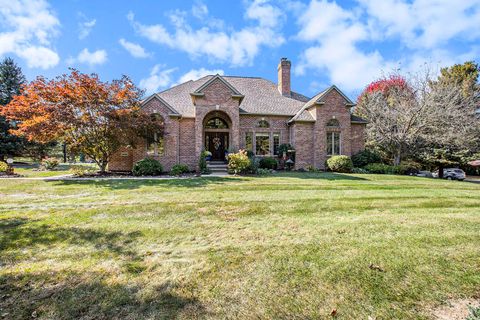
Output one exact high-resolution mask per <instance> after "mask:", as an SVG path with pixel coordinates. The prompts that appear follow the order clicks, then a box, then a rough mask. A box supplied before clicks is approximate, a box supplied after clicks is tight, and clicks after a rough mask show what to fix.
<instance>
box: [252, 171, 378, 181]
mask: <svg viewBox="0 0 480 320" xmlns="http://www.w3.org/2000/svg"><path fill="white" fill-rule="evenodd" d="M258 177H259V178H271V177H279V178H281V177H284V178H298V179H314V180H353V181H369V179H367V178H364V177H358V176H353V175H348V174H342V173H335V172H291V171H290V172H288V171H286V172H285V171H283V172H282V171H280V172H278V173H277V174H273V175H264V176H258Z"/></svg>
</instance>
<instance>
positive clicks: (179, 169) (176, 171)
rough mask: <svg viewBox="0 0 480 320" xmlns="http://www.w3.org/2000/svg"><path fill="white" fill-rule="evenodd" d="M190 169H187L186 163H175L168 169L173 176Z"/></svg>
mask: <svg viewBox="0 0 480 320" xmlns="http://www.w3.org/2000/svg"><path fill="white" fill-rule="evenodd" d="M189 171H190V170H189V169H188V166H187V165H186V164H176V165H174V166H173V167H172V170H170V173H171V174H172V175H173V176H179V175H181V174H183V173H187V172H189Z"/></svg>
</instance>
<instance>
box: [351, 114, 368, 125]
mask: <svg viewBox="0 0 480 320" xmlns="http://www.w3.org/2000/svg"><path fill="white" fill-rule="evenodd" d="M350 121H352V122H355V123H368V121H367V120H365V119H363V118H360V117H358V116H355V115H353V114H352V115H350Z"/></svg>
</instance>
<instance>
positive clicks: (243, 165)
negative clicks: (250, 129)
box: [228, 150, 251, 174]
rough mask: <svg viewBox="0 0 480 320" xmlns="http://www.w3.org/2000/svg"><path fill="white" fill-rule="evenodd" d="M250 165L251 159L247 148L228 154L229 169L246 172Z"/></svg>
mask: <svg viewBox="0 0 480 320" xmlns="http://www.w3.org/2000/svg"><path fill="white" fill-rule="evenodd" d="M250 165H251V161H250V159H249V158H248V156H247V152H246V151H245V150H240V151H238V152H237V153H230V154H229V155H228V170H229V171H231V172H233V173H234V174H237V173H242V172H246V170H247V169H248V168H249V167H250Z"/></svg>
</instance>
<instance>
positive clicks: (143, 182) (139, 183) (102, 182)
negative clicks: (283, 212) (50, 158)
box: [48, 177, 240, 190]
mask: <svg viewBox="0 0 480 320" xmlns="http://www.w3.org/2000/svg"><path fill="white" fill-rule="evenodd" d="M230 181H233V180H232V179H231V178H228V177H227V178H223V177H198V178H197V177H196V178H172V179H148V178H145V179H109V178H99V179H95V180H80V179H76V180H69V179H62V180H48V182H50V183H53V184H54V185H58V186H79V185H80V186H86V187H88V186H92V187H103V188H109V189H112V190H134V189H138V188H142V187H146V186H152V187H154V186H158V187H162V186H164V187H177V188H199V187H205V186H208V185H219V184H223V183H227V182H230ZM235 181H236V182H238V181H240V180H235Z"/></svg>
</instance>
